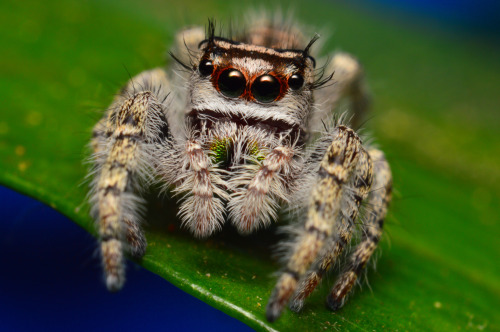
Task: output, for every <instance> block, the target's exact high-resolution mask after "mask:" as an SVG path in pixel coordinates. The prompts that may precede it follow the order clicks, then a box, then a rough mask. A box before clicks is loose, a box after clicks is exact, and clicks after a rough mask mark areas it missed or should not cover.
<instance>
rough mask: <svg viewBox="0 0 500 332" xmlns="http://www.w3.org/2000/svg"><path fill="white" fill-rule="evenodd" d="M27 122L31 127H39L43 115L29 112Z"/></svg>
mask: <svg viewBox="0 0 500 332" xmlns="http://www.w3.org/2000/svg"><path fill="white" fill-rule="evenodd" d="M26 122H27V123H28V124H29V125H30V126H33V127H34V126H38V125H39V124H40V123H41V122H42V114H41V113H40V112H29V113H28V115H27V116H26Z"/></svg>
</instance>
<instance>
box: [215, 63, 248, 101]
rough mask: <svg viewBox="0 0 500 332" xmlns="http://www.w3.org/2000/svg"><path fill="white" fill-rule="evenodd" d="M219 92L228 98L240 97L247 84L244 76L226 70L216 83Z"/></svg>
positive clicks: (236, 71) (235, 71) (233, 70)
mask: <svg viewBox="0 0 500 332" xmlns="http://www.w3.org/2000/svg"><path fill="white" fill-rule="evenodd" d="M217 83H218V86H219V90H220V91H221V92H222V94H223V95H224V96H226V97H229V98H236V97H239V96H241V94H242V93H243V91H245V86H246V84H247V82H246V80H245V76H243V74H242V73H241V72H240V71H238V70H236V69H226V70H224V71H223V72H222V73H221V74H220V76H219V81H218V82H217Z"/></svg>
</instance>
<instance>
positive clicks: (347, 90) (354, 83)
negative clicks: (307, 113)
mask: <svg viewBox="0 0 500 332" xmlns="http://www.w3.org/2000/svg"><path fill="white" fill-rule="evenodd" d="M325 71H326V73H328V74H329V73H334V74H333V77H332V82H333V83H332V84H330V85H327V86H326V87H325V88H322V89H319V90H318V91H317V101H318V104H319V105H320V108H321V109H323V110H324V112H323V115H324V116H325V115H326V116H327V118H329V117H330V116H331V112H332V111H334V110H335V109H336V107H337V106H338V104H339V103H340V101H341V100H342V99H343V98H344V97H347V98H348V100H349V106H348V110H349V111H350V112H351V113H352V116H353V117H352V119H351V121H350V123H351V126H352V127H353V128H356V129H357V128H358V126H360V125H361V121H362V119H363V116H364V114H365V113H366V111H367V109H368V107H369V105H370V96H369V92H368V88H367V86H366V83H365V80H364V73H363V69H362V68H361V65H360V64H359V62H358V60H357V59H355V58H354V57H353V56H352V55H350V54H348V53H343V52H340V53H336V54H335V55H334V56H333V58H332V60H331V61H330V63H329V64H328V66H327V68H326V70H325ZM327 84H329V83H327ZM325 112H326V113H325ZM319 113H321V112H319ZM319 113H318V115H319V116H321V114H319ZM320 120H321V119H319V118H314V119H313V121H314V123H318V124H319V123H320Z"/></svg>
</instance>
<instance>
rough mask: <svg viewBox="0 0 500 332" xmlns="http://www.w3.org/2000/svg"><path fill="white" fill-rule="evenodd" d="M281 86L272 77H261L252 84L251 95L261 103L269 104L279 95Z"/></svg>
mask: <svg viewBox="0 0 500 332" xmlns="http://www.w3.org/2000/svg"><path fill="white" fill-rule="evenodd" d="M280 90H281V84H280V82H279V81H278V79H277V78H276V77H274V76H272V75H262V76H259V77H257V78H256V79H255V81H254V82H253V84H252V95H253V97H254V98H255V99H257V100H258V101H260V102H261V103H270V102H272V101H274V100H276V98H278V96H279V95H280Z"/></svg>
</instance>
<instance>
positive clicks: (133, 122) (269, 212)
mask: <svg viewBox="0 0 500 332" xmlns="http://www.w3.org/2000/svg"><path fill="white" fill-rule="evenodd" d="M243 31H244V32H242V33H239V34H236V35H235V36H234V37H232V38H229V39H227V38H222V37H217V36H215V34H214V26H213V24H212V23H210V24H209V28H208V33H207V35H205V34H204V33H203V30H201V29H199V28H191V29H187V30H184V31H182V32H181V33H180V34H179V35H178V38H177V46H176V47H175V48H174V50H173V52H172V56H173V57H174V59H175V60H176V63H175V65H174V66H172V69H171V70H170V71H167V70H164V69H154V70H150V71H146V72H143V73H141V74H139V75H138V76H137V77H135V78H133V79H132V80H131V81H130V82H129V83H128V84H127V85H126V86H125V87H124V88H123V89H122V92H121V93H120V95H119V96H118V97H117V98H116V99H115V101H114V102H113V104H112V105H111V107H110V108H109V109H108V111H107V112H106V114H105V116H104V117H103V118H102V119H101V121H99V123H98V124H97V125H96V126H95V128H94V138H93V140H92V147H93V149H94V163H95V168H94V170H93V172H92V173H91V176H92V177H93V178H94V181H93V184H92V187H93V191H92V196H91V197H92V199H91V201H92V203H93V206H94V209H93V212H94V215H95V218H96V220H97V224H98V226H99V234H100V237H101V254H102V259H103V265H104V271H105V275H106V284H107V286H108V288H109V289H110V290H117V289H120V288H121V287H122V285H123V282H124V279H125V277H124V267H123V254H124V253H129V254H131V255H133V256H138V257H140V256H142V255H143V254H144V252H145V250H146V241H145V238H144V235H143V233H142V231H141V229H140V226H139V220H138V219H139V218H138V213H137V211H138V210H139V209H140V207H141V205H142V204H141V200H140V199H138V197H137V195H138V194H139V193H140V192H141V190H140V189H141V187H144V186H146V184H147V181H148V180H153V179H154V180H158V179H159V180H160V181H161V182H162V183H163V185H164V187H165V188H169V187H172V188H173V189H172V192H173V193H174V194H176V193H178V194H179V195H180V197H182V198H181V199H180V202H179V215H180V218H181V219H182V223H183V225H185V226H186V227H187V228H188V229H190V230H191V231H192V233H193V234H194V235H195V236H197V237H207V236H209V235H211V234H213V233H214V232H215V231H217V230H218V229H220V228H221V226H222V225H223V224H224V223H225V222H230V223H232V225H234V226H235V227H236V228H237V229H238V231H239V232H240V233H250V232H252V231H254V230H256V229H257V228H259V227H265V226H267V225H268V224H269V223H271V222H272V221H274V220H276V218H277V211H278V209H279V208H280V207H281V206H282V205H286V204H288V205H289V206H290V207H293V209H294V210H295V211H298V213H295V214H294V215H297V216H301V217H300V218H299V219H301V220H297V222H296V223H294V225H295V226H293V228H294V231H293V232H292V234H291V235H290V237H291V240H290V241H289V243H288V244H286V246H288V247H289V248H290V249H289V250H288V253H287V256H286V267H285V268H284V269H283V271H282V274H281V277H280V278H279V280H278V283H277V285H276V287H275V289H274V291H273V292H272V294H271V298H270V300H269V303H268V306H267V317H268V319H269V320H271V321H272V320H275V319H276V318H278V317H279V315H280V313H281V311H282V310H283V308H284V306H286V304H287V303H288V302H289V301H290V300H291V302H290V307H291V308H292V309H294V310H299V309H300V308H301V307H302V304H303V302H304V300H305V299H306V298H307V297H308V296H309V294H310V293H311V292H312V291H313V290H314V289H315V287H316V285H317V284H318V282H319V281H320V280H321V278H322V276H323V275H324V274H325V273H326V272H327V270H328V268H329V267H330V266H331V265H332V264H333V263H334V262H335V261H336V259H337V257H339V255H340V254H341V253H342V251H343V249H344V248H346V247H349V244H350V242H351V236H352V233H353V232H354V231H355V230H356V229H357V227H355V226H354V225H355V224H358V223H360V224H362V225H363V226H362V227H361V228H360V230H361V231H362V233H361V237H360V242H359V243H358V244H357V246H356V247H355V248H354V249H353V250H352V253H351V254H350V256H349V257H348V258H347V261H348V262H347V263H346V265H345V267H344V269H343V270H342V272H341V275H340V277H339V279H338V281H337V282H336V284H335V286H334V287H333V289H332V291H331V293H330V295H329V296H328V305H329V307H330V308H332V309H333V310H337V309H339V308H340V307H341V306H342V305H343V303H344V301H345V298H346V296H347V294H348V293H349V291H350V290H351V288H352V286H353V284H354V283H355V281H356V279H357V277H358V275H359V274H360V272H361V271H362V270H363V268H364V266H365V264H366V263H367V261H368V259H369V258H370V256H371V255H372V253H373V251H374V250H375V248H376V246H377V243H378V241H379V239H380V236H381V233H382V225H383V220H384V218H385V214H386V210H387V205H388V203H389V201H390V197H391V173H390V169H389V166H388V164H387V162H386V160H385V158H384V155H383V154H382V152H380V151H379V150H377V149H374V148H368V147H366V146H364V145H363V144H362V142H361V139H360V138H359V136H358V135H357V134H356V132H355V131H354V130H352V129H350V128H349V127H348V126H347V125H346V124H342V123H341V122H342V121H331V120H329V119H330V118H332V119H333V118H334V117H335V115H334V114H335V113H334V112H335V111H336V108H337V107H338V104H339V102H340V100H342V99H346V100H348V101H349V105H350V109H351V110H352V112H353V114H354V115H353V121H355V122H358V121H359V119H360V116H361V115H362V113H363V111H364V109H365V108H366V100H367V97H366V96H367V94H366V89H365V86H364V83H363V80H362V72H361V69H360V66H359V64H358V62H357V61H356V60H355V59H354V58H353V57H351V56H349V55H347V54H344V53H338V54H335V55H334V56H333V58H332V60H331V61H330V62H329V63H327V65H325V67H324V68H322V69H315V60H314V58H313V57H312V56H311V54H310V49H311V46H312V44H313V43H314V41H315V40H316V38H313V40H312V41H307V40H305V39H304V38H303V36H302V34H301V33H300V30H298V29H296V28H294V26H293V25H291V24H290V23H284V22H283V21H282V20H276V19H274V20H272V19H271V20H266V19H259V20H256V19H253V20H251V22H250V24H249V25H248V27H247V28H246V29H244V30H243ZM325 72H326V73H334V75H333V76H332V75H323V73H325ZM332 77H333V78H332ZM325 83H326V84H325ZM324 123H332V125H331V126H325V125H324ZM144 180H146V182H145V181H144ZM363 203H366V204H363ZM363 206H366V207H365V208H364V207H363Z"/></svg>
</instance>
